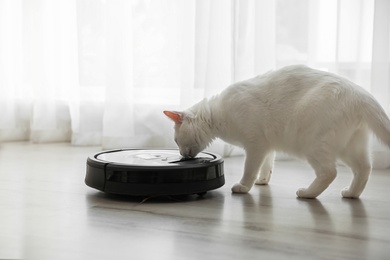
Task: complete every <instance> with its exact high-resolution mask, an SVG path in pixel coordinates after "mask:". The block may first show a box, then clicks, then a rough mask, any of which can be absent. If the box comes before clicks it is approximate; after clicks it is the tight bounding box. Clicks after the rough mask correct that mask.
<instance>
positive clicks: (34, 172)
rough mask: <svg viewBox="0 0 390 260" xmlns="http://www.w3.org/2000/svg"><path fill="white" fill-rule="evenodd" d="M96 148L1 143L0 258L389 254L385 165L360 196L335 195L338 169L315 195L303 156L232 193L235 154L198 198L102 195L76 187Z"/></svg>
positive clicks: (342, 173) (344, 178)
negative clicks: (263, 182) (308, 194)
mask: <svg viewBox="0 0 390 260" xmlns="http://www.w3.org/2000/svg"><path fill="white" fill-rule="evenodd" d="M98 151H99V148H97V147H72V146H70V145H67V144H49V145H47V144H46V145H32V144H29V143H13V144H2V146H1V148H0V259H39V260H45V259H50V260H53V259H67V260H70V259H72V260H75V259H105V260H107V259H115V260H118V259H137V260H138V259H148V260H151V259H159V260H161V259H169V260H172V259H197V260H199V259H204V260H206V259H207V260H208V259H332V260H335V259H390V171H389V170H386V171H374V172H373V174H372V175H371V179H370V181H369V183H368V186H367V188H366V190H365V192H364V193H363V195H362V197H361V199H360V200H348V199H342V198H341V196H340V190H341V189H342V188H343V187H344V186H347V185H348V184H349V182H350V179H351V173H350V172H349V170H348V169H346V168H343V167H340V168H339V174H338V177H337V179H336V180H335V182H334V183H333V184H332V185H331V186H330V187H329V188H328V190H327V191H325V192H324V194H322V195H321V196H320V197H319V198H318V199H317V200H300V199H297V198H296V196H295V191H296V190H297V189H298V188H301V187H305V186H306V185H308V184H309V183H310V181H311V180H312V179H313V174H312V172H311V169H310V168H309V167H308V166H307V165H306V164H305V163H302V162H296V161H279V162H276V167H275V169H274V174H273V177H272V180H271V183H270V185H268V186H256V187H254V188H253V189H252V190H251V191H250V194H246V195H236V194H231V192H230V187H231V185H232V184H234V183H235V182H236V181H237V180H238V179H239V178H240V175H241V171H242V164H243V158H241V157H236V158H228V159H225V178H226V184H225V186H223V187H222V188H220V189H218V190H215V191H212V192H209V193H207V195H206V196H205V197H203V198H199V197H197V196H189V197H185V198H180V199H172V198H157V199H151V200H148V201H145V202H142V203H141V199H140V198H129V197H121V196H113V195H106V194H104V193H101V192H99V191H96V190H94V189H92V188H89V187H87V186H86V185H85V184H84V177H85V162H86V158H87V156H89V155H92V154H94V153H95V152H98Z"/></svg>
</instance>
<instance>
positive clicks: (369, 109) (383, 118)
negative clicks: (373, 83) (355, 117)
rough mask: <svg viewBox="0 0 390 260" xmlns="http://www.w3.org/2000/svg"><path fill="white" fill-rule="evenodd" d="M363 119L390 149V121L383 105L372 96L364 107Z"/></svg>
mask: <svg viewBox="0 0 390 260" xmlns="http://www.w3.org/2000/svg"><path fill="white" fill-rule="evenodd" d="M362 110H363V117H364V119H365V121H366V122H367V123H368V126H369V127H370V128H371V130H372V131H373V132H374V134H375V135H376V137H378V139H380V140H381V141H382V142H384V143H385V144H386V145H387V146H388V147H389V148H390V119H389V117H388V115H387V114H386V112H385V111H384V109H383V108H382V107H381V105H380V104H379V103H378V101H376V100H375V99H374V97H372V96H371V95H368V96H366V98H365V102H364V105H363V106H362Z"/></svg>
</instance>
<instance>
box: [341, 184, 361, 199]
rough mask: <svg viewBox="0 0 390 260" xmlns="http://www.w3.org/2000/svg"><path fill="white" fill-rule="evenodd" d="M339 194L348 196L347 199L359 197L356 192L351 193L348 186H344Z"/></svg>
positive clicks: (344, 196)
mask: <svg viewBox="0 0 390 260" xmlns="http://www.w3.org/2000/svg"><path fill="white" fill-rule="evenodd" d="M341 195H342V196H343V198H348V199H357V198H359V195H360V194H359V195H357V194H353V193H352V192H351V191H350V190H349V188H348V187H346V188H344V189H343V190H342V191H341Z"/></svg>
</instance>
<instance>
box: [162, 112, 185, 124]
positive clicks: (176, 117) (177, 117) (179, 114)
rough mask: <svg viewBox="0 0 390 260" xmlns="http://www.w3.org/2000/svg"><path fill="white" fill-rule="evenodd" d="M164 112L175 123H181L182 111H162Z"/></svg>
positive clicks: (182, 118)
mask: <svg viewBox="0 0 390 260" xmlns="http://www.w3.org/2000/svg"><path fill="white" fill-rule="evenodd" d="M164 114H165V115H166V116H167V117H169V118H170V119H172V120H173V122H175V123H176V124H181V123H183V120H184V113H182V112H176V111H164Z"/></svg>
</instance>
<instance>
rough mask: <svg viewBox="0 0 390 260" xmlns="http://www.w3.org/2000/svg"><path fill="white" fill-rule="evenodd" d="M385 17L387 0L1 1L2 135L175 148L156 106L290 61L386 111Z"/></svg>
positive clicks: (389, 46)
mask: <svg viewBox="0 0 390 260" xmlns="http://www.w3.org/2000/svg"><path fill="white" fill-rule="evenodd" d="M389 17H390V5H389V2H388V1H387V0H360V1H355V0H315V1H311V0H230V1H225V0H189V1H182V0H163V1H162V0H148V1H141V0H131V1H128V0H117V1H104V0H77V1H76V0H70V1H69V0H34V1H30V0H0V90H1V96H0V109H1V111H2V117H1V118H0V140H3V141H15V140H31V141H33V142H55V141H66V142H68V141H70V142H71V143H72V144H73V145H101V146H102V147H103V148H107V149H108V148H118V147H175V144H174V142H173V138H172V135H173V130H172V123H171V122H170V121H169V120H167V119H166V118H165V117H164V115H163V114H162V112H161V111H162V110H164V109H177V110H178V109H184V108H186V107H188V106H190V105H191V104H193V103H195V102H198V101H200V100H201V99H203V98H205V97H209V96H211V95H213V94H216V93H218V92H220V91H221V90H222V89H223V88H225V87H226V86H228V85H229V84H231V83H233V82H236V81H239V80H244V79H246V78H249V77H253V76H255V75H258V74H260V73H264V72H266V71H268V70H271V69H275V68H279V67H282V66H285V65H289V64H295V63H304V64H308V65H310V66H312V67H315V68H318V69H323V70H328V71H331V72H335V73H338V74H340V75H343V76H345V77H347V78H349V79H351V80H352V81H355V82H357V83H358V84H360V85H362V86H363V87H364V88H366V89H367V90H369V91H371V92H372V93H373V95H374V96H376V97H377V98H378V100H379V101H380V103H381V104H382V106H383V107H384V108H385V109H386V110H387V111H389V109H390V88H389V84H390V82H389V81H390V76H389V75H390V65H389V64H390V59H389V56H390V19H389ZM211 149H212V150H213V151H216V152H219V153H221V154H223V155H229V154H232V151H233V152H235V151H236V150H235V149H233V148H232V146H229V145H226V144H224V143H223V142H216V143H215V145H214V146H212V147H211ZM373 150H374V157H375V161H376V164H377V165H380V167H388V166H390V159H389V158H390V155H389V151H388V149H387V148H385V147H384V146H382V145H380V144H379V143H377V142H374V144H373Z"/></svg>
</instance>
